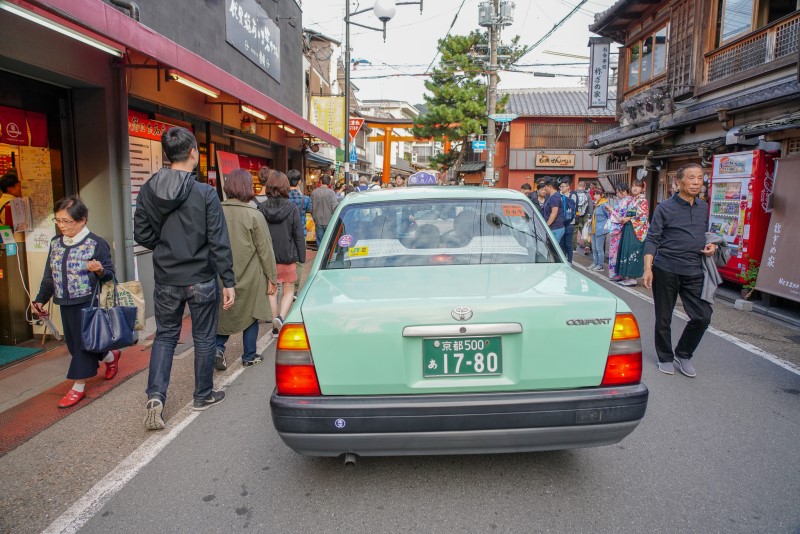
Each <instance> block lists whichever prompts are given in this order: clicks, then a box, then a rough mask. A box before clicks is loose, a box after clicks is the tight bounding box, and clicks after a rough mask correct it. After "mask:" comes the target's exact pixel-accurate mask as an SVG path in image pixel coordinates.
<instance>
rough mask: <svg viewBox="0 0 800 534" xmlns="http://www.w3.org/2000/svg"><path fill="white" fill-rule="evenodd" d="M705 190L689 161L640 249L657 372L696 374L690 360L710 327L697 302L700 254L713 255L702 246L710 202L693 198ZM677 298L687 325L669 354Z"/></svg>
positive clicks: (706, 311)
mask: <svg viewBox="0 0 800 534" xmlns="http://www.w3.org/2000/svg"><path fill="white" fill-rule="evenodd" d="M702 187H703V168H702V167H701V166H700V165H698V164H697V163H689V164H687V165H684V166H683V167H681V168H680V169H678V188H679V189H678V193H677V194H675V195H673V196H672V198H670V199H669V200H667V201H666V202H662V203H661V204H659V205H658V206H656V209H655V211H654V212H653V220H652V221H651V223H650V229H649V231H648V232H647V240H646V241H645V245H644V276H643V282H644V287H646V288H648V289H650V288H652V289H653V301H654V302H655V315H656V322H655V342H656V354H657V355H658V370H659V371H661V372H662V373H665V374H668V375H671V374H674V367H677V368H678V369H679V370H680V372H681V373H683V374H684V375H686V376H689V377H694V376H696V375H697V373H696V372H695V369H694V366H693V365H692V363H691V359H692V356H693V355H694V351H695V349H696V348H697V346H698V345H699V344H700V340H701V339H702V338H703V334H704V333H705V331H706V329H707V328H708V325H709V323H711V312H712V310H711V304H709V303H708V302H706V301H704V300H703V299H702V298H700V295H701V291H702V289H703V268H702V264H701V255H706V256H712V255H713V254H714V251H715V250H716V245H713V244H708V245H706V239H705V232H706V228H708V204H706V203H705V202H704V201H702V200H700V199H698V198H697V195H698V194H699V193H700V189H701V188H702ZM678 295H680V296H681V301H682V302H683V308H684V310H686V314H687V315H688V316H689V322H688V324H687V325H686V328H684V330H683V334H681V338H680V340H679V341H678V344H677V345H676V346H675V351H674V352H673V350H672V330H671V327H670V325H671V322H672V312H673V310H674V309H675V302H676V300H677V298H678Z"/></svg>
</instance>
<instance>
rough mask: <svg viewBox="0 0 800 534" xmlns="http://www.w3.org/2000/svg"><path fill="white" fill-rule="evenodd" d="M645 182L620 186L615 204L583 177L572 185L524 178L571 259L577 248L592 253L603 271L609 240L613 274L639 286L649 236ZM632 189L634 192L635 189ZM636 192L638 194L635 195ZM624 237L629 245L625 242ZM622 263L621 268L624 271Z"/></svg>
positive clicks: (525, 188)
mask: <svg viewBox="0 0 800 534" xmlns="http://www.w3.org/2000/svg"><path fill="white" fill-rule="evenodd" d="M644 187H645V186H644V182H643V181H641V180H636V181H635V182H634V183H633V187H632V188H628V186H627V185H626V184H619V185H618V186H617V187H616V201H615V203H614V204H612V203H611V202H609V200H608V198H606V195H605V192H604V191H603V190H602V189H600V188H599V187H597V186H593V185H592V184H589V185H588V188H587V184H585V183H583V182H581V183H579V184H578V185H577V187H576V189H575V190H572V188H571V183H570V181H569V180H563V179H562V180H561V181H559V180H557V179H556V178H553V177H544V178H543V179H542V180H540V181H539V182H537V183H536V192H535V193H534V192H533V187H532V186H531V185H530V184H528V183H524V184H522V186H520V191H521V192H522V193H524V194H525V195H526V196H527V197H528V198H530V200H531V202H533V205H534V206H535V207H536V208H537V209H538V210H539V211H540V212H541V213H542V215H543V216H544V218H545V221H547V225H548V226H549V227H550V230H551V231H552V232H553V236H554V237H555V238H556V240H557V241H558V243H559V246H560V247H561V250H562V251H563V252H564V255H565V256H566V257H567V261H568V262H570V263H572V261H573V257H574V253H575V251H576V250H581V249H582V250H583V254H591V255H592V264H591V265H590V266H589V269H590V270H593V271H603V270H604V269H605V268H604V265H605V263H606V255H605V254H606V252H605V251H606V242H607V241H608V242H609V244H608V277H609V279H610V280H612V281H614V282H618V283H619V284H620V285H625V286H634V285H636V284H637V278H641V276H642V274H643V272H644V241H645V239H646V237H647V231H648V227H649V223H648V217H649V210H648V205H647V199H646V197H645V194H644ZM631 189H632V191H631ZM631 193H633V194H631ZM623 237H625V239H624V242H625V246H623V247H621V246H620V245H621V243H622V242H623ZM620 268H621V270H620Z"/></svg>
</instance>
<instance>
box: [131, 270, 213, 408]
mask: <svg viewBox="0 0 800 534" xmlns="http://www.w3.org/2000/svg"><path fill="white" fill-rule="evenodd" d="M153 301H154V305H155V312H156V327H157V330H156V338H155V340H154V341H153V348H152V350H151V352H150V372H149V374H148V376H147V398H148V399H152V398H157V399H159V400H161V402H166V400H167V387H169V375H170V372H172V358H173V357H174V356H175V347H176V346H177V344H178V338H179V337H180V334H181V322H182V320H183V310H184V308H185V307H186V304H189V313H190V314H191V316H192V339H193V340H194V400H196V401H200V400H203V399H205V398H206V397H208V396H209V395H211V390H212V388H213V386H214V354H215V344H216V343H215V342H216V337H217V317H218V314H219V312H218V308H217V306H218V303H219V288H218V287H217V279H216V278H213V279H211V280H209V281H207V282H201V283H199V284H194V285H191V286H171V285H167V284H159V283H158V282H156V287H155V291H154V292H153Z"/></svg>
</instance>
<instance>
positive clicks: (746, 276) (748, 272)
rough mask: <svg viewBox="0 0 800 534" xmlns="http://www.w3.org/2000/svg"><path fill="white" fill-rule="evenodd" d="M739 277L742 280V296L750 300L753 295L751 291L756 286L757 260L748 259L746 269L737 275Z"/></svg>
mask: <svg viewBox="0 0 800 534" xmlns="http://www.w3.org/2000/svg"><path fill="white" fill-rule="evenodd" d="M739 278H740V279H741V280H742V282H744V284H742V298H743V299H747V300H750V299H751V298H752V297H753V292H755V288H756V280H757V279H758V262H757V261H756V260H753V259H751V260H749V262H748V265H747V269H745V271H744V272H743V273H742V274H740V275H739Z"/></svg>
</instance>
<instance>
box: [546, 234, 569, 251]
mask: <svg viewBox="0 0 800 534" xmlns="http://www.w3.org/2000/svg"><path fill="white" fill-rule="evenodd" d="M550 231H551V232H553V237H555V238H556V243H558V245H559V247H561V250H564V247H562V246H561V241H562V240H563V239H564V231H565V230H564V228H559V229H557V230H553V229H552V228H551V229H550ZM566 253H567V252H566V251H564V254H566Z"/></svg>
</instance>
